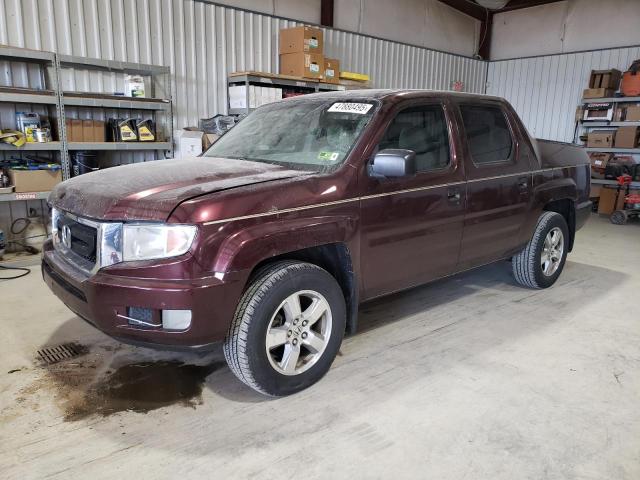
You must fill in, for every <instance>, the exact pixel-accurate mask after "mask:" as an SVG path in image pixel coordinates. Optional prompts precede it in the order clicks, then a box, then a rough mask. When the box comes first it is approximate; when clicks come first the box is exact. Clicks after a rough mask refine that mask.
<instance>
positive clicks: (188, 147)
mask: <svg viewBox="0 0 640 480" xmlns="http://www.w3.org/2000/svg"><path fill="white" fill-rule="evenodd" d="M202 135H203V132H201V131H199V130H184V129H183V130H176V131H175V132H174V135H173V136H174V139H175V155H174V157H175V158H185V157H197V156H198V155H200V154H201V153H202Z"/></svg>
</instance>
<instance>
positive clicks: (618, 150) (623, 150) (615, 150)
mask: <svg viewBox="0 0 640 480" xmlns="http://www.w3.org/2000/svg"><path fill="white" fill-rule="evenodd" d="M585 150H586V151H587V152H603V153H628V154H630V155H634V154H638V153H640V148H598V147H587V148H585Z"/></svg>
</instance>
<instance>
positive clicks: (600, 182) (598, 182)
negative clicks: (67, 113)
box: [591, 178, 640, 188]
mask: <svg viewBox="0 0 640 480" xmlns="http://www.w3.org/2000/svg"><path fill="white" fill-rule="evenodd" d="M591 183H592V184H593V185H618V182H616V181H615V180H600V179H597V178H592V179H591ZM630 185H631V187H633V188H640V182H631V184H630Z"/></svg>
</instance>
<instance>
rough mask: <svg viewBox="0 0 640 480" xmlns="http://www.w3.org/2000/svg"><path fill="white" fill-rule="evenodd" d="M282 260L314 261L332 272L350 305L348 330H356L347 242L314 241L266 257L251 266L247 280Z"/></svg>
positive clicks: (353, 277)
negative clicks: (311, 244) (310, 244)
mask: <svg viewBox="0 0 640 480" xmlns="http://www.w3.org/2000/svg"><path fill="white" fill-rule="evenodd" d="M281 260H295V261H299V262H306V263H311V264H313V265H317V266H318V267H320V268H322V269H324V270H326V271H327V272H329V274H330V275H331V276H332V277H333V278H335V280H336V282H338V285H339V286H340V289H341V290H342V293H343V295H344V299H345V304H346V307H347V308H346V310H347V321H346V332H347V333H348V334H353V333H355V332H356V330H357V327H358V288H357V282H356V274H355V270H354V267H353V261H352V254H351V251H350V249H349V247H348V246H347V244H346V243H343V242H336V243H327V244H322V245H315V246H312V247H306V248H301V249H298V250H293V251H290V252H284V253H280V254H278V255H275V256H273V257H269V258H265V259H263V260H262V261H260V262H259V263H258V264H257V265H256V266H255V267H254V268H253V269H252V271H251V274H250V275H249V279H248V281H247V284H250V283H251V281H252V280H253V278H254V277H255V276H256V274H257V273H258V272H260V271H261V270H262V269H263V268H265V267H267V266H268V265H270V264H272V263H274V262H277V261H281Z"/></svg>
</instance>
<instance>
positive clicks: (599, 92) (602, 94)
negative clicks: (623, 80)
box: [582, 88, 616, 98]
mask: <svg viewBox="0 0 640 480" xmlns="http://www.w3.org/2000/svg"><path fill="white" fill-rule="evenodd" d="M615 92H616V91H615V90H613V89H611V88H585V90H584V92H583V93H582V98H608V97H613V94H614V93H615Z"/></svg>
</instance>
